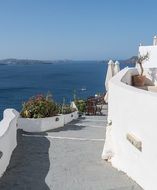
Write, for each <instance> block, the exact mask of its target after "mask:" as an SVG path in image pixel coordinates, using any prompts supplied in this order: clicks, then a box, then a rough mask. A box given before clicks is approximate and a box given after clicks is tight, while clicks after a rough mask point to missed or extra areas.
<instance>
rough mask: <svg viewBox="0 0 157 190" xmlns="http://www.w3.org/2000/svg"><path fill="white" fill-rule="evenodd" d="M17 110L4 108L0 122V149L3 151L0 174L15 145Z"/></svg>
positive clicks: (7, 162) (5, 166) (4, 168)
mask: <svg viewBox="0 0 157 190" xmlns="http://www.w3.org/2000/svg"><path fill="white" fill-rule="evenodd" d="M17 117H18V112H17V111H16V110H14V109H6V110H5V111H4V113H3V120H2V121H1V122H0V151H1V152H2V153H3V154H2V157H1V158H0V176H2V175H3V173H4V172H5V170H6V168H7V166H8V165H9V161H10V158H11V155H12V152H13V150H14V149H15V147H16V145H17V139H16V130H17V129H16V121H17Z"/></svg>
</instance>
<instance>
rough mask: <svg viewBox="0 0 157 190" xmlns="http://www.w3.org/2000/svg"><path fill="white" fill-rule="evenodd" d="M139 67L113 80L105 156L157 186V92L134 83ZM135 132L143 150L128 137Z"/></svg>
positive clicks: (150, 189) (147, 185)
mask: <svg viewBox="0 0 157 190" xmlns="http://www.w3.org/2000/svg"><path fill="white" fill-rule="evenodd" d="M133 73H134V74H135V73H137V71H136V69H128V68H127V69H124V70H122V71H121V72H119V73H118V74H117V75H116V76H115V77H113V78H112V79H111V80H110V82H109V104H108V105H109V107H108V109H109V110H108V120H109V121H110V124H111V125H110V126H108V127H107V132H106V142H105V145H104V150H103V154H102V158H104V159H110V158H111V163H112V165H113V166H114V167H116V168H118V169H119V170H122V171H124V172H126V173H127V174H128V176H130V177H131V178H133V179H134V180H135V181H136V182H137V183H138V184H139V185H141V186H142V187H143V188H144V189H145V190H156V189H157V180H156V179H157V174H156V171H157V148H156V144H157V93H153V92H149V91H145V90H141V89H137V88H135V87H132V86H130V83H131V76H132V74H133ZM128 134H133V135H134V136H135V137H136V138H137V139H138V140H139V141H140V142H141V143H142V151H139V150H138V149H137V148H136V147H135V146H133V145H132V144H131V143H130V142H129V141H128V140H127V135H128Z"/></svg>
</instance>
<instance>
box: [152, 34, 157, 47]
mask: <svg viewBox="0 0 157 190" xmlns="http://www.w3.org/2000/svg"><path fill="white" fill-rule="evenodd" d="M156 45H157V36H154V39H153V46H156Z"/></svg>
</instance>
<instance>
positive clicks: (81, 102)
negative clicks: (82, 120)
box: [75, 100, 86, 113]
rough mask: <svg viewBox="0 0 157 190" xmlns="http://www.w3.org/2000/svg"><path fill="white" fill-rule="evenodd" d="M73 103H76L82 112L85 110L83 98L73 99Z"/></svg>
mask: <svg viewBox="0 0 157 190" xmlns="http://www.w3.org/2000/svg"><path fill="white" fill-rule="evenodd" d="M75 104H76V106H77V108H78V111H79V112H81V113H84V112H85V111H86V101H85V100H75Z"/></svg>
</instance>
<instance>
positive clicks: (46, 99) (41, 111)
mask: <svg viewBox="0 0 157 190" xmlns="http://www.w3.org/2000/svg"><path fill="white" fill-rule="evenodd" d="M58 113H59V107H58V105H57V104H56V103H55V102H54V101H53V99H52V98H51V96H49V95H47V96H44V95H37V96H36V97H32V98H30V99H29V100H28V101H27V102H25V103H24V104H23V106H22V111H21V113H20V115H21V117H23V118H45V117H52V116H55V115H57V114H58Z"/></svg>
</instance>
